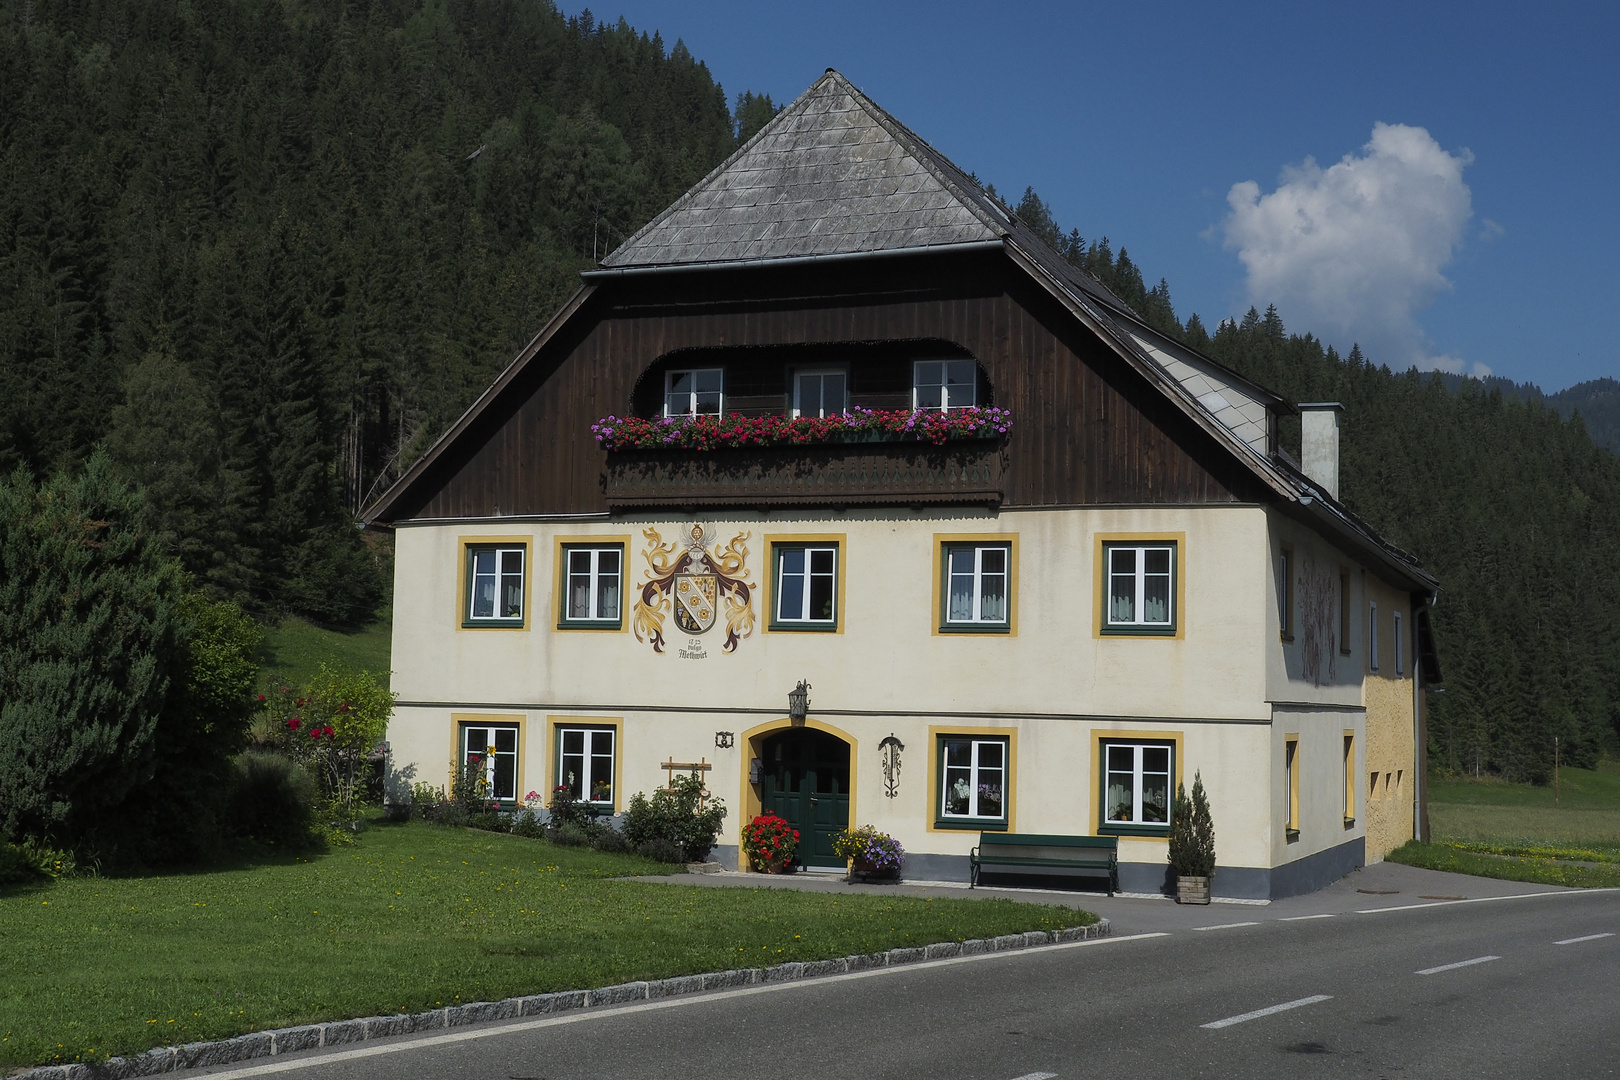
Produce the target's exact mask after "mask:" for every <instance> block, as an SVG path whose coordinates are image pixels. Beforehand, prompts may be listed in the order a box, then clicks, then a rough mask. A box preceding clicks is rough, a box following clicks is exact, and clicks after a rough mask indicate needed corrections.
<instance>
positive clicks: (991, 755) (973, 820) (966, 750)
mask: <svg viewBox="0 0 1620 1080" xmlns="http://www.w3.org/2000/svg"><path fill="white" fill-rule="evenodd" d="M934 754H935V762H934V764H935V769H934V776H935V777H936V779H937V784H938V790H937V791H935V792H934V827H935V828H936V829H977V830H981V831H995V830H1005V829H1006V828H1007V822H1008V821H1009V820H1010V816H1009V815H1010V811H1011V809H1012V807H1011V802H1012V792H1011V791H1010V790H1009V788H1010V785H1009V784H1008V782H1007V781H1008V779H1009V777H1010V775H1011V772H1012V760H1011V755H1012V740H1011V739H1009V738H1008V737H1007V736H1005V735H940V736H939V737H938V740H937V742H936V744H935V746H934Z"/></svg>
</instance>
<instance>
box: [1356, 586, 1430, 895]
mask: <svg viewBox="0 0 1620 1080" xmlns="http://www.w3.org/2000/svg"><path fill="white" fill-rule="evenodd" d="M1366 588H1367V598H1368V601H1369V602H1372V603H1376V604H1377V605H1378V623H1379V633H1378V643H1379V650H1378V651H1379V664H1378V670H1377V671H1376V672H1375V671H1372V670H1371V666H1372V665H1371V661H1370V659H1369V662H1368V669H1369V670H1368V671H1367V675H1366V681H1365V683H1364V684H1363V694H1364V697H1365V701H1366V704H1367V755H1366V761H1365V763H1364V765H1363V767H1362V770H1361V774H1360V777H1359V781H1360V787H1361V790H1360V792H1359V796H1360V798H1361V800H1362V802H1363V805H1364V806H1365V814H1366V819H1367V861H1368V862H1369V863H1372V862H1381V861H1382V860H1383V858H1384V856H1385V855H1386V854H1388V853H1389V852H1390V851H1393V850H1394V849H1395V848H1398V847H1400V846H1401V845H1402V844H1404V843H1406V841H1408V840H1410V839H1412V835H1413V833H1412V824H1413V816H1414V815H1413V809H1414V803H1415V800H1416V797H1417V783H1416V777H1414V776H1413V773H1412V770H1413V768H1414V763H1415V761H1416V757H1415V756H1414V745H1415V739H1416V727H1415V726H1414V723H1413V715H1412V707H1413V686H1412V679H1413V676H1412V667H1413V665H1412V656H1413V648H1412V644H1413V642H1412V627H1413V623H1412V612H1411V601H1410V598H1409V597H1408V596H1407V595H1406V594H1405V593H1402V592H1399V591H1397V590H1395V589H1392V588H1390V587H1389V586H1388V585H1385V584H1384V583H1383V582H1382V581H1379V580H1378V579H1377V578H1376V577H1373V576H1372V575H1370V574H1369V575H1368V576H1367V581H1366ZM1397 613H1398V614H1399V615H1400V624H1401V637H1402V639H1404V640H1401V641H1400V654H1399V656H1398V657H1397V653H1396V641H1397V638H1396V633H1395V621H1396V620H1395V616H1396V614H1397ZM1364 617H1365V616H1364ZM1375 777H1376V782H1375V780H1374V778H1375Z"/></svg>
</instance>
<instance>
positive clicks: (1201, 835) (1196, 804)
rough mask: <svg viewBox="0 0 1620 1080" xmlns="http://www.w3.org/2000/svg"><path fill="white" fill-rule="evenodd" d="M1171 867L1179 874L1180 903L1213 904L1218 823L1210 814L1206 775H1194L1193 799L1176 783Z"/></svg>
mask: <svg viewBox="0 0 1620 1080" xmlns="http://www.w3.org/2000/svg"><path fill="white" fill-rule="evenodd" d="M1170 869H1171V870H1173V871H1175V875H1176V902H1177V903H1179V904H1207V903H1209V881H1210V879H1211V878H1212V877H1214V876H1215V823H1214V822H1213V821H1211V820H1210V816H1209V799H1208V798H1206V797H1205V795H1204V778H1203V775H1202V774H1201V773H1194V774H1193V788H1192V798H1190V799H1189V798H1188V797H1187V788H1186V786H1185V785H1182V784H1177V785H1176V807H1175V811H1174V813H1173V814H1172V815H1171V818H1170Z"/></svg>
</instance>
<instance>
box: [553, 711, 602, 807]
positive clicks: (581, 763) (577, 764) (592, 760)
mask: <svg viewBox="0 0 1620 1080" xmlns="http://www.w3.org/2000/svg"><path fill="white" fill-rule="evenodd" d="M615 734H616V732H615V731H614V729H612V728H603V727H559V728H558V729H557V786H558V787H564V788H567V789H568V791H569V793H570V794H572V795H573V797H574V798H576V799H578V800H580V801H581V802H588V803H591V804H593V805H594V806H596V807H598V808H600V809H604V810H608V811H609V812H611V808H612V806H613V739H614V736H615Z"/></svg>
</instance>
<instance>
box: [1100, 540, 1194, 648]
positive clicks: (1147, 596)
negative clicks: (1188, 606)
mask: <svg viewBox="0 0 1620 1080" xmlns="http://www.w3.org/2000/svg"><path fill="white" fill-rule="evenodd" d="M1103 559H1104V560H1105V562H1104V565H1105V566H1106V568H1107V569H1106V572H1107V586H1106V588H1107V595H1106V597H1105V598H1104V603H1105V604H1106V607H1105V608H1104V609H1103V631H1104V632H1105V633H1116V634H1117V633H1138V634H1141V633H1148V634H1173V633H1175V630H1176V610H1175V596H1176V581H1175V575H1176V543H1175V541H1173V540H1172V541H1164V542H1161V543H1146V544H1105V545H1103Z"/></svg>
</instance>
